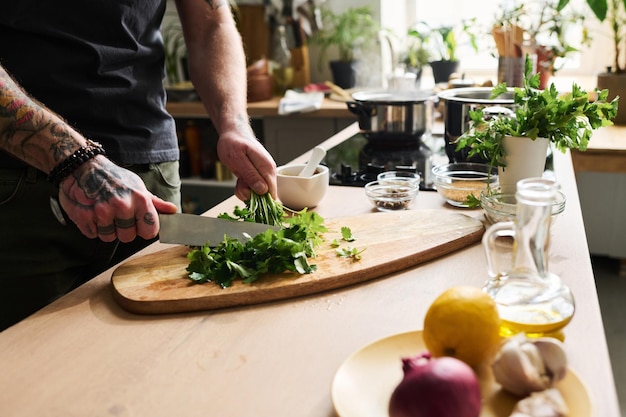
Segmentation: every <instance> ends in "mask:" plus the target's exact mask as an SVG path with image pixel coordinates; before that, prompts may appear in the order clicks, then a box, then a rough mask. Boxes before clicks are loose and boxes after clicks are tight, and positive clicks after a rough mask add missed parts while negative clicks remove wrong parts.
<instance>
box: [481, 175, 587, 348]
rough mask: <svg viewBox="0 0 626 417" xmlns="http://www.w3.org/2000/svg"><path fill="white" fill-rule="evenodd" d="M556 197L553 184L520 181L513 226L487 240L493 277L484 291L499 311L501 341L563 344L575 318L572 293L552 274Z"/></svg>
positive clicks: (499, 226) (496, 229)
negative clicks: (519, 337) (521, 338)
mask: <svg viewBox="0 0 626 417" xmlns="http://www.w3.org/2000/svg"><path fill="white" fill-rule="evenodd" d="M557 191H558V184H557V183H555V182H554V181H551V180H547V179H542V178H529V179H525V180H522V181H519V182H518V183H517V192H516V194H515V196H516V200H517V207H516V219H515V222H502V223H496V224H494V225H492V226H491V227H489V229H487V231H486V232H485V236H484V237H483V245H484V247H485V252H486V256H487V266H488V272H489V275H490V277H491V278H490V279H489V280H488V281H487V282H486V283H485V285H484V287H483V289H484V290H485V292H487V294H489V295H490V296H491V297H492V298H493V300H494V301H495V302H496V304H497V306H498V312H499V314H500V319H501V322H502V325H501V330H500V333H501V334H502V336H511V335H513V334H516V333H520V332H523V333H526V335H528V336H537V337H539V336H554V337H557V338H560V339H562V338H563V335H562V333H561V330H562V329H563V327H565V326H566V325H567V324H568V323H569V322H570V320H571V319H572V316H573V315H574V310H575V304H574V297H573V295H572V293H571V291H570V289H569V288H568V287H567V286H566V285H565V284H564V283H563V281H562V280H561V278H560V277H559V276H557V275H556V274H553V273H551V272H549V270H548V259H549V256H548V252H549V246H550V225H551V221H552V220H551V217H552V208H551V206H552V204H553V203H554V200H555V198H556V193H557ZM503 239H504V240H505V241H508V243H509V244H508V246H507V245H506V244H503V243H502V240H503ZM507 256H508V257H507Z"/></svg>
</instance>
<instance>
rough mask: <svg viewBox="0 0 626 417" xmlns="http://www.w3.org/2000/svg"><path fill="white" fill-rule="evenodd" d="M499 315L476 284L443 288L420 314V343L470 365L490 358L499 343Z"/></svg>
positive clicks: (438, 354) (441, 354)
mask: <svg viewBox="0 0 626 417" xmlns="http://www.w3.org/2000/svg"><path fill="white" fill-rule="evenodd" d="M499 330H500V316H499V315H498V308H497V306H496V303H495V302H494V301H493V300H492V299H491V297H490V296H489V295H488V294H486V293H485V292H483V291H482V290H481V289H480V288H476V287H470V286H457V287H452V288H450V289H448V290H446V291H444V292H443V293H442V294H441V295H440V296H439V297H437V299H435V301H434V302H433V303H432V304H431V305H430V307H429V308H428V311H427V312H426V317H425V318H424V333H423V336H424V343H425V345H426V348H427V349H428V350H429V351H430V353H431V354H432V355H433V356H434V357H440V356H452V357H455V358H457V359H460V360H462V361H463V362H465V363H467V364H468V365H470V366H472V367H479V366H480V365H482V364H484V363H486V362H487V361H488V360H490V359H491V358H492V357H493V355H494V354H495V353H496V351H497V349H498V347H499V345H500V335H499Z"/></svg>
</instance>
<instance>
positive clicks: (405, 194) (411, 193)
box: [365, 181, 419, 211]
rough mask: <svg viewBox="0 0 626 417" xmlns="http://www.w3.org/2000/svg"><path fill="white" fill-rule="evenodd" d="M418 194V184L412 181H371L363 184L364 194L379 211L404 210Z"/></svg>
mask: <svg viewBox="0 0 626 417" xmlns="http://www.w3.org/2000/svg"><path fill="white" fill-rule="evenodd" d="M418 192H419V183H415V182H413V181H389V182H384V181H383V182H381V181H372V182H369V183H367V184H365V194H366V195H367V197H368V198H369V200H370V201H371V202H372V204H373V205H374V207H376V208H377V209H378V210H380V211H398V210H406V209H408V208H409V206H410V205H411V203H412V202H413V200H415V197H416V196H417V194H418Z"/></svg>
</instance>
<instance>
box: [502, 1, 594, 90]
mask: <svg viewBox="0 0 626 417" xmlns="http://www.w3.org/2000/svg"><path fill="white" fill-rule="evenodd" d="M567 1H569V0H567ZM501 6H502V7H501V14H500V15H499V16H497V17H496V21H495V23H494V27H495V28H501V29H503V30H506V28H512V27H519V28H521V29H522V30H523V31H524V33H525V39H524V40H523V41H524V44H525V48H528V49H526V50H527V51H528V50H529V49H530V50H533V51H534V52H535V53H536V54H537V72H538V73H539V74H540V78H539V80H540V83H539V86H540V88H545V87H546V86H547V85H548V83H549V80H550V78H551V77H552V75H554V73H555V72H557V71H558V70H559V69H561V67H562V65H563V64H564V60H563V58H566V57H567V56H569V55H570V54H571V53H573V52H578V51H579V48H580V47H581V46H588V45H589V44H590V42H591V38H590V37H589V32H588V30H587V27H586V26H585V14H584V13H582V12H580V11H578V10H576V9H574V8H573V7H565V6H566V4H563V1H562V0H525V1H522V0H515V1H513V2H512V3H511V2H510V1H503V2H502V5H501ZM572 27H580V28H581V35H580V38H578V39H576V40H573V37H572V36H571V35H572V33H571V31H570V28H572ZM520 53H521V51H520ZM520 57H521V58H522V59H523V56H520Z"/></svg>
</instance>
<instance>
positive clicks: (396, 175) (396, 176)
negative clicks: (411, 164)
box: [377, 171, 421, 187]
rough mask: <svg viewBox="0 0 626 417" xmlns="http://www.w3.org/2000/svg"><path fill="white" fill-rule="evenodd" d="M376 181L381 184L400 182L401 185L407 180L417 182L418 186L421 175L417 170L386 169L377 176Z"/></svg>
mask: <svg viewBox="0 0 626 417" xmlns="http://www.w3.org/2000/svg"><path fill="white" fill-rule="evenodd" d="M377 179H378V182H379V183H381V184H400V185H403V184H405V183H407V182H409V183H413V184H417V186H418V187H419V185H420V181H421V177H420V174H418V173H417V172H409V171H386V172H381V173H380V174H378V176H377Z"/></svg>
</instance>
